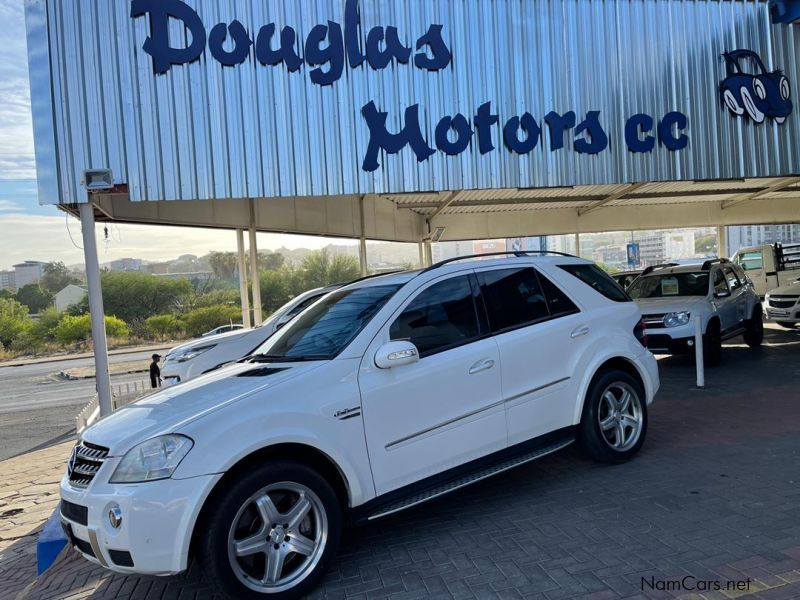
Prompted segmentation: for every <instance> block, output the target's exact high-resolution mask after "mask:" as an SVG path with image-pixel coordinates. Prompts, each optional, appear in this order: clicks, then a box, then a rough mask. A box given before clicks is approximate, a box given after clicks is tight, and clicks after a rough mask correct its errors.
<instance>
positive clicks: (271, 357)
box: [242, 354, 330, 363]
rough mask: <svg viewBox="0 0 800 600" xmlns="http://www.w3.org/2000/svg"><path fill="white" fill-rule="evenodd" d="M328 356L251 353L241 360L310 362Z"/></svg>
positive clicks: (254, 361)
mask: <svg viewBox="0 0 800 600" xmlns="http://www.w3.org/2000/svg"><path fill="white" fill-rule="evenodd" d="M329 359H330V357H328V356H322V355H309V356H279V355H276V354H253V355H252V356H248V357H246V358H244V359H242V360H243V361H246V362H253V363H269V362H276V363H277V362H282V363H287V362H311V361H315V360H329Z"/></svg>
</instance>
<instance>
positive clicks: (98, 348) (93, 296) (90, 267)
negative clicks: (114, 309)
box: [78, 203, 112, 417]
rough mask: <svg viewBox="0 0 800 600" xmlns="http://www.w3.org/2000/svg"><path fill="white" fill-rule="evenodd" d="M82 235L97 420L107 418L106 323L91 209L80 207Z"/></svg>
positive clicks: (108, 376)
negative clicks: (98, 411) (97, 410)
mask: <svg viewBox="0 0 800 600" xmlns="http://www.w3.org/2000/svg"><path fill="white" fill-rule="evenodd" d="M78 211H79V214H80V217H81V233H82V234H83V258H84V262H85V264H86V283H87V288H88V291H89V315H90V318H91V323H92V344H93V345H94V367H95V382H96V386H97V399H98V405H99V407H100V416H101V417H105V416H106V415H110V414H111V411H112V406H111V376H110V375H109V371H108V340H107V339H106V319H105V312H104V310H103V290H102V287H101V285H100V262H99V261H98V258H97V238H96V237H95V235H94V205H93V204H91V203H85V204H79V205H78Z"/></svg>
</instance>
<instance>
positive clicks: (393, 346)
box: [375, 342, 419, 369]
mask: <svg viewBox="0 0 800 600" xmlns="http://www.w3.org/2000/svg"><path fill="white" fill-rule="evenodd" d="M418 360H419V351H418V350H417V347H416V346H415V345H414V344H412V343H411V342H389V343H387V344H384V345H383V346H381V347H380V348H379V349H378V351H377V352H376V353H375V365H376V366H377V367H378V368H379V369H391V368H392V367H402V366H403V365H410V364H413V363H415V362H417V361H418Z"/></svg>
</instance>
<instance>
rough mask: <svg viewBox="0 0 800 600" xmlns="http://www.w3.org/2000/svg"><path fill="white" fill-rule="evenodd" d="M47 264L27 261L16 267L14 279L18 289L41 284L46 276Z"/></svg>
mask: <svg viewBox="0 0 800 600" xmlns="http://www.w3.org/2000/svg"><path fill="white" fill-rule="evenodd" d="M46 264H47V263H44V262H39V261H37V260H26V261H25V262H24V263H20V264H18V265H14V279H15V285H16V286H17V289H18V290H19V289H22V288H24V287H25V286H26V285H29V284H31V283H39V282H40V281H41V280H42V275H44V267H45V265H46Z"/></svg>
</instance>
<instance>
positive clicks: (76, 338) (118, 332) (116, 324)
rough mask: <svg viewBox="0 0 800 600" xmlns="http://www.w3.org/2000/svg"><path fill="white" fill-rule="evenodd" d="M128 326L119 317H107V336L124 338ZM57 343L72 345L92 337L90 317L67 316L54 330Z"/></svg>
mask: <svg viewBox="0 0 800 600" xmlns="http://www.w3.org/2000/svg"><path fill="white" fill-rule="evenodd" d="M128 333H129V331H128V326H127V325H126V324H125V321H123V320H121V319H118V318H117V317H106V335H107V336H108V337H122V336H126V335H128ZM53 335H54V336H55V339H56V341H57V342H60V343H62V344H72V343H76V342H82V341H85V340H88V339H89V338H91V337H92V321H91V317H90V316H89V315H81V316H79V317H73V316H71V315H66V316H65V317H64V318H63V319H61V322H59V324H58V325H57V326H56V328H55V329H54V330H53Z"/></svg>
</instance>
